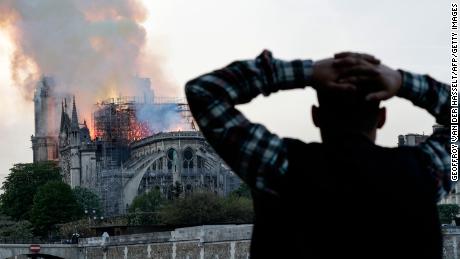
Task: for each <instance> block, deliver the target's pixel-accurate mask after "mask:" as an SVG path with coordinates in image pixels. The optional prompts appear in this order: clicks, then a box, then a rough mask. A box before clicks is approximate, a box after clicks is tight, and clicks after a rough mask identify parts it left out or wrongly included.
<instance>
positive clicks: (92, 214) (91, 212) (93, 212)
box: [85, 209, 104, 226]
mask: <svg viewBox="0 0 460 259" xmlns="http://www.w3.org/2000/svg"><path fill="white" fill-rule="evenodd" d="M85 215H86V216H88V226H90V225H91V218H93V221H94V222H96V220H97V219H100V220H103V219H104V217H103V216H98V215H97V211H96V209H92V210H88V209H85Z"/></svg>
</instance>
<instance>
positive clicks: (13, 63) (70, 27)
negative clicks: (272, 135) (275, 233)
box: [0, 0, 450, 179]
mask: <svg viewBox="0 0 460 259" xmlns="http://www.w3.org/2000/svg"><path fill="white" fill-rule="evenodd" d="M449 18H450V2H448V1H430V0H406V1H397V0H387V1H366V0H351V1H340V0H329V1H320V0H317V1H313V0H311V1H296V0H286V1H277V0H254V1H243V0H232V1H212V0H196V1H185V0H168V1H147V0H145V1H143V2H137V1H135V0H116V1H109V0H103V1H91V0H78V1H77V0H75V1H71V0H41V1H27V0H0V104H1V108H0V136H1V137H0V147H1V148H0V179H1V177H4V176H5V175H6V174H7V173H8V168H10V167H11V166H12V164H14V163H17V162H31V160H32V152H31V149H30V146H31V143H30V136H31V135H32V134H33V131H34V129H33V120H34V118H33V105H32V102H31V99H30V97H31V96H32V93H33V86H34V83H33V82H34V80H35V79H36V78H37V77H40V76H41V74H46V75H53V76H55V77H57V80H56V81H57V83H58V84H59V85H60V87H63V89H66V90H68V91H70V92H76V93H75V94H76V95H77V103H79V104H80V107H79V109H81V110H83V111H81V113H82V114H83V115H82V116H80V119H83V118H82V117H84V116H85V114H87V113H88V111H85V110H84V109H85V107H88V106H89V104H90V103H92V102H94V98H93V97H97V98H101V97H102V96H106V95H110V96H113V95H117V94H119V93H120V92H126V91H127V92H129V93H131V92H130V91H131V90H132V89H131V88H130V87H129V86H130V83H129V81H130V80H131V78H130V76H131V75H139V76H146V77H151V79H152V85H153V87H154V88H155V90H156V93H157V95H169V96H171V95H182V87H183V85H184V84H185V82H186V81H187V80H188V79H191V78H193V77H195V76H197V75H199V74H202V73H205V72H207V71H210V70H213V69H215V68H218V67H221V66H224V65H226V64H228V63H230V62H231V61H232V60H234V59H248V58H253V57H255V56H257V55H258V54H259V53H260V52H261V51H262V50H263V49H264V48H267V49H270V50H272V51H273V53H274V55H275V56H276V57H279V58H284V59H293V58H312V59H320V58H324V57H328V56H331V55H332V54H333V53H336V52H339V51H343V50H355V51H362V52H369V53H372V54H374V55H376V56H377V57H379V58H380V59H381V60H382V61H383V62H384V63H386V64H388V65H390V66H393V67H398V68H404V69H407V70H410V71H414V72H420V73H429V74H431V75H433V76H434V77H435V78H438V79H440V80H442V81H447V80H448V79H449V58H450V57H449V50H450V49H449V42H450V41H449V36H450V31H449V26H450V20H449ZM94 82H97V83H98V85H97V87H96V86H95V85H94ZM120 82H122V83H120ZM87 94H90V95H91V98H89V97H87V96H88V95H87ZM78 97H80V98H78ZM314 103H316V101H315V94H314V92H313V91H312V90H311V89H307V90H296V91H290V92H283V93H277V94H276V95H273V96H271V97H269V98H258V99H257V100H255V101H254V102H253V103H251V104H248V105H245V106H243V107H242V109H243V110H244V111H245V112H246V113H247V114H248V116H249V117H250V118H251V119H253V120H256V121H259V122H263V123H265V124H266V125H267V126H268V127H269V128H270V129H272V130H273V131H274V132H276V133H278V134H279V135H282V136H289V137H297V138H301V139H303V140H306V141H319V132H318V130H317V129H316V128H314V126H313V124H312V122H311V119H310V106H311V105H312V104H314ZM83 104H84V105H83ZM384 104H385V106H386V107H387V110H388V116H387V117H388V120H387V124H386V126H385V127H384V128H383V129H382V130H381V132H380V134H379V136H378V140H377V142H378V143H379V144H382V145H385V146H395V145H396V142H397V136H398V135H399V134H405V133H409V132H410V133H425V134H429V133H431V125H432V124H433V123H434V119H433V118H431V117H430V116H429V115H428V114H427V113H426V112H424V111H422V110H421V109H418V108H414V107H413V106H412V105H411V104H410V103H408V102H407V101H405V100H399V99H394V100H390V101H387V102H385V103H384ZM86 116H88V115H86ZM86 119H88V120H89V118H86Z"/></svg>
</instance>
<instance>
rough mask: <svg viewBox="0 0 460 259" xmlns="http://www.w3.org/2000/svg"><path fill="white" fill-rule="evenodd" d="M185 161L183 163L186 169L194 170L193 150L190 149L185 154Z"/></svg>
mask: <svg viewBox="0 0 460 259" xmlns="http://www.w3.org/2000/svg"><path fill="white" fill-rule="evenodd" d="M183 157H184V160H183V162H182V166H183V168H185V169H192V168H193V150H192V148H190V147H188V148H186V149H185V150H184V152H183Z"/></svg>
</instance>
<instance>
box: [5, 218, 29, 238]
mask: <svg viewBox="0 0 460 259" xmlns="http://www.w3.org/2000/svg"><path fill="white" fill-rule="evenodd" d="M32 238H33V235H32V224H31V223H30V222H29V221H26V220H21V221H17V222H16V221H13V220H12V219H11V218H10V217H8V216H6V215H1V214H0V242H2V241H3V242H5V241H10V242H11V241H18V240H21V241H25V240H32Z"/></svg>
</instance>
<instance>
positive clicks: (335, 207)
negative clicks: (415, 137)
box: [251, 135, 442, 258]
mask: <svg viewBox="0 0 460 259" xmlns="http://www.w3.org/2000/svg"><path fill="white" fill-rule="evenodd" d="M286 142H287V143H288V157H289V169H288V172H287V174H286V180H285V182H283V183H281V186H280V191H279V193H278V194H279V195H278V196H274V195H269V194H266V193H257V192H255V193H254V202H255V209H256V224H255V226H256V227H255V230H254V236H253V246H252V250H251V253H252V256H253V257H254V258H269V256H272V257H271V258H283V257H284V256H286V255H292V254H297V255H302V257H301V258H439V255H440V254H441V247H442V244H441V234H440V227H439V221H438V217H437V211H436V201H435V200H434V197H435V192H436V188H435V186H434V185H433V181H432V179H430V176H429V174H428V173H427V172H426V170H425V169H424V168H422V167H421V166H420V165H423V163H422V161H423V159H424V154H422V153H420V151H419V149H416V148H410V147H403V148H382V147H379V146H376V145H374V144H373V143H371V142H370V141H369V140H367V139H366V138H364V137H363V136H358V135H349V136H344V139H343V141H342V142H340V143H339V142H336V143H334V144H331V145H326V144H319V143H311V144H305V143H303V142H301V141H298V140H286ZM429 200H431V201H432V202H427V201H429ZM257 215H263V216H262V217H260V218H257ZM274 255H277V256H274ZM283 255H284V256H283ZM285 258H293V257H285Z"/></svg>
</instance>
